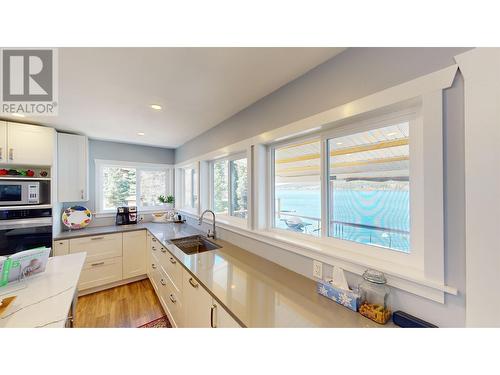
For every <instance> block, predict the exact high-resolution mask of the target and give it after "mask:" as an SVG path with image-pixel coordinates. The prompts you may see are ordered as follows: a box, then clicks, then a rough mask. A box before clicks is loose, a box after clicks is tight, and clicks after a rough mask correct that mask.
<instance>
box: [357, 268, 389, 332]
mask: <svg viewBox="0 0 500 375" xmlns="http://www.w3.org/2000/svg"><path fill="white" fill-rule="evenodd" d="M363 279H364V280H363V282H362V283H361V284H360V285H359V294H360V306H359V310H358V311H359V313H360V314H361V315H363V316H366V317H367V318H369V319H371V320H373V321H374V322H377V323H379V324H385V323H387V322H388V321H389V319H391V313H392V311H391V307H390V306H389V295H390V289H389V287H387V285H386V284H387V279H386V278H385V275H384V274H383V273H382V272H380V271H377V270H366V271H365V272H364V273H363Z"/></svg>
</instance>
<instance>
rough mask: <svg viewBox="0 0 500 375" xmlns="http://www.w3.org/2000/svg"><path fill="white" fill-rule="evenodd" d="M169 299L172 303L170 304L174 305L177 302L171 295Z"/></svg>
mask: <svg viewBox="0 0 500 375" xmlns="http://www.w3.org/2000/svg"><path fill="white" fill-rule="evenodd" d="M169 297H170V301H172V303H176V302H177V300H176V299H175V297H174V295H173V294H171V295H170V296H169Z"/></svg>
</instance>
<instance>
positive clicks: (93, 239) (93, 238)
mask: <svg viewBox="0 0 500 375" xmlns="http://www.w3.org/2000/svg"><path fill="white" fill-rule="evenodd" d="M90 239H91V240H92V241H95V240H103V239H104V237H103V236H101V237H90Z"/></svg>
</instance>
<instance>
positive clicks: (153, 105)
mask: <svg viewBox="0 0 500 375" xmlns="http://www.w3.org/2000/svg"><path fill="white" fill-rule="evenodd" d="M150 107H151V108H153V109H156V110H157V111H159V110H161V105H159V104H151V105H150Z"/></svg>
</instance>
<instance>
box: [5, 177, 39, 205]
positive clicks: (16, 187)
mask: <svg viewBox="0 0 500 375" xmlns="http://www.w3.org/2000/svg"><path fill="white" fill-rule="evenodd" d="M29 204H40V182H38V181H17V180H11V181H1V180H0V206H21V205H29Z"/></svg>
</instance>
